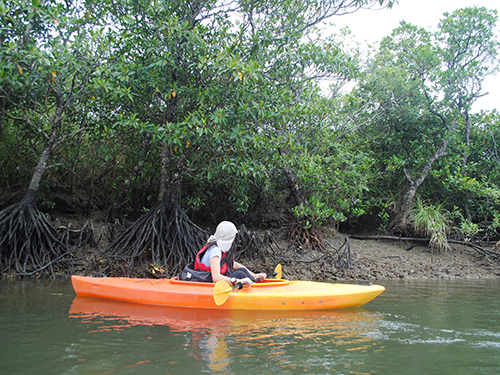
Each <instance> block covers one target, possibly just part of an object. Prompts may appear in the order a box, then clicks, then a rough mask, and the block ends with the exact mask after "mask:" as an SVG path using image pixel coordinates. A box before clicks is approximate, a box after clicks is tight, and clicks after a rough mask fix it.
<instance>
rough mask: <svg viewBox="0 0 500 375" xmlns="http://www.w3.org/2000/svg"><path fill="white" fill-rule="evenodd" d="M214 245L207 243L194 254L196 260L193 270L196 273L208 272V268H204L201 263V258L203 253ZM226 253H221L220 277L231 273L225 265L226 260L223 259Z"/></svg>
mask: <svg viewBox="0 0 500 375" xmlns="http://www.w3.org/2000/svg"><path fill="white" fill-rule="evenodd" d="M213 245H215V244H214V243H207V244H206V245H205V246H203V247H202V248H201V249H200V251H198V254H196V258H195V261H194V269H195V270H196V271H204V272H210V267H208V266H206V265H205V264H203V263H202V262H201V260H202V259H203V256H204V255H205V253H206V252H207V251H208V249H209V248H210V247H211V246H213ZM226 254H227V253H224V252H223V253H222V258H221V260H220V273H221V275H227V274H228V273H229V272H231V271H232V270H231V268H232V267H229V266H228V264H227V259H225V257H226Z"/></svg>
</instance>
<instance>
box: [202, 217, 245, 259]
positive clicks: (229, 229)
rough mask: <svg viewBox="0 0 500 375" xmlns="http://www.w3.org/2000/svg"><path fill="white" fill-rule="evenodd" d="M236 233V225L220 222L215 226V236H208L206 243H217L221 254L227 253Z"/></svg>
mask: <svg viewBox="0 0 500 375" xmlns="http://www.w3.org/2000/svg"><path fill="white" fill-rule="evenodd" d="M236 233H238V229H236V225H234V224H233V223H231V222H230V221H221V222H220V223H219V225H217V229H216V231H215V234H214V235H212V236H210V238H209V239H208V242H217V246H219V247H220V249H221V250H222V252H224V253H227V252H228V251H229V249H230V248H231V245H232V244H233V241H234V238H235V237H236Z"/></svg>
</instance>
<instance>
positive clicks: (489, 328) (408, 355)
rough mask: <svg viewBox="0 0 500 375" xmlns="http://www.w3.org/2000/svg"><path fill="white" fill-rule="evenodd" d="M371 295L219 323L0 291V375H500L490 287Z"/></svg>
mask: <svg viewBox="0 0 500 375" xmlns="http://www.w3.org/2000/svg"><path fill="white" fill-rule="evenodd" d="M380 284H382V285H384V286H385V287H386V291H385V292H384V293H383V294H382V295H380V296H379V297H378V298H376V299H375V300H374V301H372V302H370V303H368V304H367V305H365V306H363V307H362V308H356V309H345V310H334V311H322V312H317V311H316V312H315V311H311V312H226V313H224V312H221V311H204V310H194V309H172V308H167V307H157V306H144V305H134V304H126V303H120V302H110V301H104V300H98V299H90V298H81V297H76V295H75V293H74V292H73V289H72V287H71V284H70V282H69V281H61V280H59V281H58V280H55V281H48V280H45V281H38V282H35V281H17V282H11V281H8V280H0V373H1V374H34V373H38V374H117V375H122V374H134V375H136V374H149V375H152V374H194V373H217V374H245V375H247V374H259V375H265V374H280V373H284V372H285V373H291V374H454V375H456V374H498V373H500V281H499V280H489V281H478V280H476V281H439V282H437V281H433V282H431V281H425V282H424V281H383V282H380Z"/></svg>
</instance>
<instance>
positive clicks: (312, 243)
mask: <svg viewBox="0 0 500 375" xmlns="http://www.w3.org/2000/svg"><path fill="white" fill-rule="evenodd" d="M310 222H312V220H311V221H310ZM289 241H290V242H292V243H295V244H296V245H297V246H298V247H299V248H301V249H304V250H315V251H325V249H326V247H325V242H324V240H323V236H322V235H321V233H320V232H319V231H318V229H317V228H316V226H315V225H314V224H309V225H307V226H306V225H305V223H304V221H293V222H292V223H291V224H290V233H289Z"/></svg>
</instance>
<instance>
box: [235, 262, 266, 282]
mask: <svg viewBox="0 0 500 375" xmlns="http://www.w3.org/2000/svg"><path fill="white" fill-rule="evenodd" d="M240 268H244V269H246V270H247V271H248V273H250V275H252V277H253V278H254V279H255V280H261V279H265V278H266V277H267V274H266V273H264V272H261V273H253V272H252V271H250V270H249V269H248V268H246V267H245V266H244V265H243V264H241V263H238V262H234V265H233V269H235V270H237V269H240Z"/></svg>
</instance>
